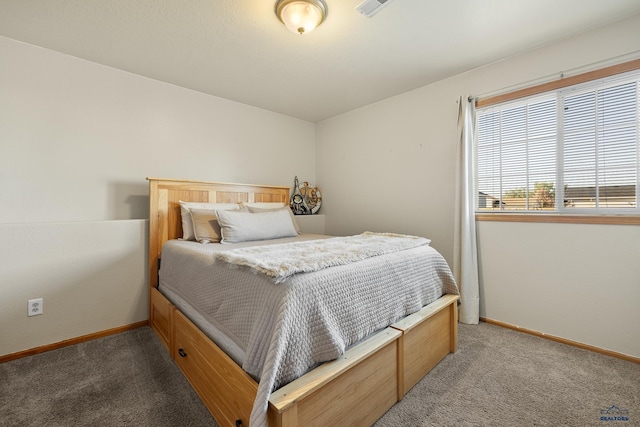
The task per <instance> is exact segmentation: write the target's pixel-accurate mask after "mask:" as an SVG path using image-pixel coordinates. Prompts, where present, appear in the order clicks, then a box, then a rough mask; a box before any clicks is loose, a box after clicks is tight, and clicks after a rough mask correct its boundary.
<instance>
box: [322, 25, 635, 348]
mask: <svg viewBox="0 0 640 427" xmlns="http://www.w3.org/2000/svg"><path fill="white" fill-rule="evenodd" d="M638 28H640V15H638V16H634V17H631V18H628V19H626V20H624V21H621V22H618V23H616V24H613V25H609V26H607V27H603V28H600V29H597V30H594V31H591V32H588V33H585V34H581V35H578V36H576V37H573V38H571V39H567V40H564V41H561V42H558V43H555V44H552V45H549V46H545V47H541V48H539V49H537V50H534V51H531V52H527V53H524V54H522V55H519V56H516V57H512V58H509V59H506V60H504V61H501V62H498V63H495V64H491V65H489V66H486V67H482V68H480V69H477V70H473V71H470V72H467V73H464V74H462V75H458V76H455V77H453V78H450V79H446V80H443V81H440V82H437V83H434V84H431V85H428V86H425V87H423V88H420V89H417V90H414V91H411V92H408V93H406V94H403V95H399V96H396V97H394V98H390V99H387V100H384V101H382V102H378V103H376V104H372V105H369V106H367V107H364V108H361V109H358V110H356V111H352V112H349V113H346V114H343V115H340V116H337V117H334V118H331V119H328V120H325V121H323V122H321V123H318V124H317V140H316V144H317V176H318V180H317V183H318V185H319V187H320V188H321V190H322V195H323V213H324V214H325V215H326V231H327V233H328V234H339V235H342V234H354V233H358V232H361V231H363V230H367V229H369V230H387V231H396V232H406V233H413V234H418V235H422V236H427V237H430V238H431V239H433V242H432V245H433V246H434V247H435V248H436V249H438V250H439V251H440V252H441V253H442V254H443V255H444V256H445V258H446V259H447V260H448V261H449V263H450V264H451V263H452V260H453V209H454V200H453V194H454V189H455V188H454V186H455V176H454V162H455V147H456V142H457V141H456V138H457V135H456V118H457V104H456V100H457V99H458V97H459V96H460V95H476V96H477V95H483V94H487V93H491V92H496V91H500V90H502V89H504V88H507V87H511V86H514V85H518V84H522V83H525V82H530V81H533V80H538V79H541V78H544V77H547V76H550V75H553V74H557V75H558V76H559V74H560V73H561V72H562V71H566V70H572V69H575V68H578V67H584V66H588V65H589V64H593V63H597V62H600V61H607V60H610V59H611V58H615V57H618V56H621V55H629V54H631V53H633V52H636V51H640V37H639V35H640V33H639V32H638ZM478 234H479V246H480V257H481V260H480V261H481V272H482V290H481V292H482V293H481V297H482V307H481V315H482V316H484V317H487V318H491V319H494V320H499V321H503V322H507V323H511V324H513V325H517V326H520V327H524V328H529V329H534V330H538V331H540V332H544V333H548V334H553V335H558V336H561V337H564V338H566V339H570V340H574V341H578V342H582V343H585V344H589V345H593V346H597V347H601V348H605V349H609V350H612V351H616V352H620V353H624V354H629V355H633V356H636V357H640V339H638V332H637V325H638V324H640V322H639V321H638V320H639V319H638V314H637V313H638V310H637V307H638V302H640V295H639V292H640V275H639V272H638V266H637V265H638V262H637V260H638V259H640V246H639V244H638V227H637V226H616V225H614V226H604V225H603V226H600V225H599V226H591V225H583V226H575V225H557V224H536V225H531V224H515V223H491V224H488V223H481V224H479V233H478ZM560 235H564V237H565V240H562V242H561V243H559V244H549V242H554V243H555V242H556V240H555V239H556V236H560ZM603 238H606V239H609V240H608V241H607V244H606V245H605V246H598V247H597V249H596V250H595V251H594V252H592V253H590V254H589V255H587V254H585V244H586V243H587V242H591V244H592V245H594V246H597V245H599V244H600V241H601V240H602V239H603ZM614 248H615V251H612V250H613V249H614ZM550 259H557V260H563V262H562V263H559V264H558V263H556V264H554V263H550V262H549V260H550ZM597 259H600V260H606V262H602V261H600V262H596V260H597ZM630 260H636V261H634V262H630ZM532 268H535V269H536V270H535V271H536V274H516V273H517V271H518V269H520V270H526V271H529V270H530V269H532ZM576 272H578V273H576ZM587 272H588V273H587ZM611 272H615V273H614V274H612V273H611ZM505 273H508V274H505ZM611 292H615V293H616V294H617V295H618V296H619V298H620V299H622V300H624V302H622V303H621V304H620V307H621V309H620V310H619V311H617V312H616V313H615V314H612V313H611V312H609V311H608V310H609V308H612V307H607V308H605V307H603V306H601V304H600V303H602V302H603V301H606V302H608V303H610V304H613V303H614V301H615V300H616V298H617V297H614V296H613V294H612V295H609V296H608V297H607V298H601V296H600V293H611ZM533 294H535V295H536V297H535V299H532V295H533ZM554 295H559V296H560V301H562V302H561V303H560V302H559V301H555V300H554ZM572 295H574V298H573V299H571V296H572ZM547 302H549V304H548V305H547V304H546V303H547ZM631 307H633V308H631Z"/></svg>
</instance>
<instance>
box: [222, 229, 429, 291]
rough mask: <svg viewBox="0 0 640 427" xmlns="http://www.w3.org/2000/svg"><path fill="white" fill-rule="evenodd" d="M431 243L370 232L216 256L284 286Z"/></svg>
mask: <svg viewBox="0 0 640 427" xmlns="http://www.w3.org/2000/svg"><path fill="white" fill-rule="evenodd" d="M430 243H431V240H429V239H425V238H424V237H417V236H410V235H405V234H393V233H373V232H370V231H367V232H364V233H362V234H359V235H356V236H348V237H332V238H328V239H322V240H309V241H304V242H295V243H283V244H275V245H267V246H252V247H247V248H240V249H232V250H229V251H223V252H218V253H216V254H215V259H216V261H225V262H228V263H230V264H233V265H236V266H241V267H247V268H249V269H251V270H254V271H257V272H260V273H264V274H266V275H267V276H269V277H272V278H273V279H274V281H275V282H276V283H281V282H283V281H285V280H286V279H287V278H289V277H291V276H293V275H294V274H297V273H309V272H313V271H318V270H322V269H324V268H328V267H335V266H338V265H346V264H350V263H352V262H356V261H361V260H363V259H366V258H370V257H374V256H378V255H384V254H388V253H392V252H398V251H402V250H405V249H411V248H415V247H417V246H422V245H428V244H430Z"/></svg>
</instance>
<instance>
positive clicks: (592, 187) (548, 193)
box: [475, 70, 640, 214]
mask: <svg viewBox="0 0 640 427" xmlns="http://www.w3.org/2000/svg"><path fill="white" fill-rule="evenodd" d="M476 117H477V123H476V133H477V134H476V137H477V139H476V153H475V154H476V184H477V190H478V197H477V209H476V210H477V211H479V212H494V211H497V212H505V211H510V212H531V213H534V212H546V213H552V212H565V213H568V212H571V213H595V214H605V213H629V214H637V213H640V209H639V208H638V188H639V185H638V182H639V179H640V166H639V165H640V161H639V156H640V125H639V123H640V71H638V70H635V71H632V72H627V73H624V74H620V75H615V76H611V77H607V78H604V79H600V80H597V81H590V82H587V83H581V84H578V85H575V86H569V87H565V88H561V89H558V90H554V91H551V92H545V93H540V94H536V95H533V96H530V97H527V98H522V99H516V100H512V101H508V102H505V103H502V104H495V105H491V106H488V107H483V108H479V109H478V111H477V115H476Z"/></svg>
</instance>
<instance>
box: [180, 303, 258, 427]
mask: <svg viewBox="0 0 640 427" xmlns="http://www.w3.org/2000/svg"><path fill="white" fill-rule="evenodd" d="M174 351H175V361H176V363H177V365H178V366H179V367H180V369H181V370H182V372H183V373H184V375H185V377H187V379H188V380H189V382H190V383H191V386H192V387H193V388H194V389H195V390H196V392H197V393H198V395H199V396H200V398H201V399H202V401H203V402H204V404H205V406H206V407H207V409H209V412H211V414H212V415H213V417H214V418H215V419H216V421H217V422H218V423H219V424H220V425H221V426H222V427H226V426H235V425H236V420H241V421H242V425H244V426H248V425H249V416H250V415H251V408H252V406H253V401H254V400H255V397H256V392H257V383H256V382H255V381H254V380H253V379H252V378H251V377H250V376H249V375H248V374H247V373H246V372H244V371H243V370H242V369H241V368H240V367H239V366H238V365H237V364H236V363H235V362H234V361H233V360H232V359H231V358H229V356H227V355H226V354H225V353H224V352H223V351H222V350H220V349H219V348H218V347H216V346H215V345H213V344H212V342H211V341H210V340H209V339H208V338H207V337H206V335H204V334H203V333H202V332H201V331H200V330H199V329H198V328H197V327H196V326H195V325H194V324H193V323H191V321H189V320H188V319H187V318H186V317H185V316H184V315H183V314H182V313H180V312H178V311H176V314H175V341H174ZM231 396H232V397H231Z"/></svg>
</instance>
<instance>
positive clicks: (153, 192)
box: [147, 178, 289, 288]
mask: <svg viewBox="0 0 640 427" xmlns="http://www.w3.org/2000/svg"><path fill="white" fill-rule="evenodd" d="M147 180H148V181H149V285H150V287H153V288H157V287H158V266H159V259H160V255H161V252H162V245H163V244H164V243H165V242H166V241H167V240H170V239H177V238H178V237H181V236H182V219H181V217H180V204H179V203H178V201H180V200H182V201H184V202H203V203H240V202H248V203H252V202H282V203H285V204H287V203H288V202H289V187H278V186H272V185H251V184H229V183H223V182H206V181H188V180H181V179H163V178H147Z"/></svg>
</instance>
